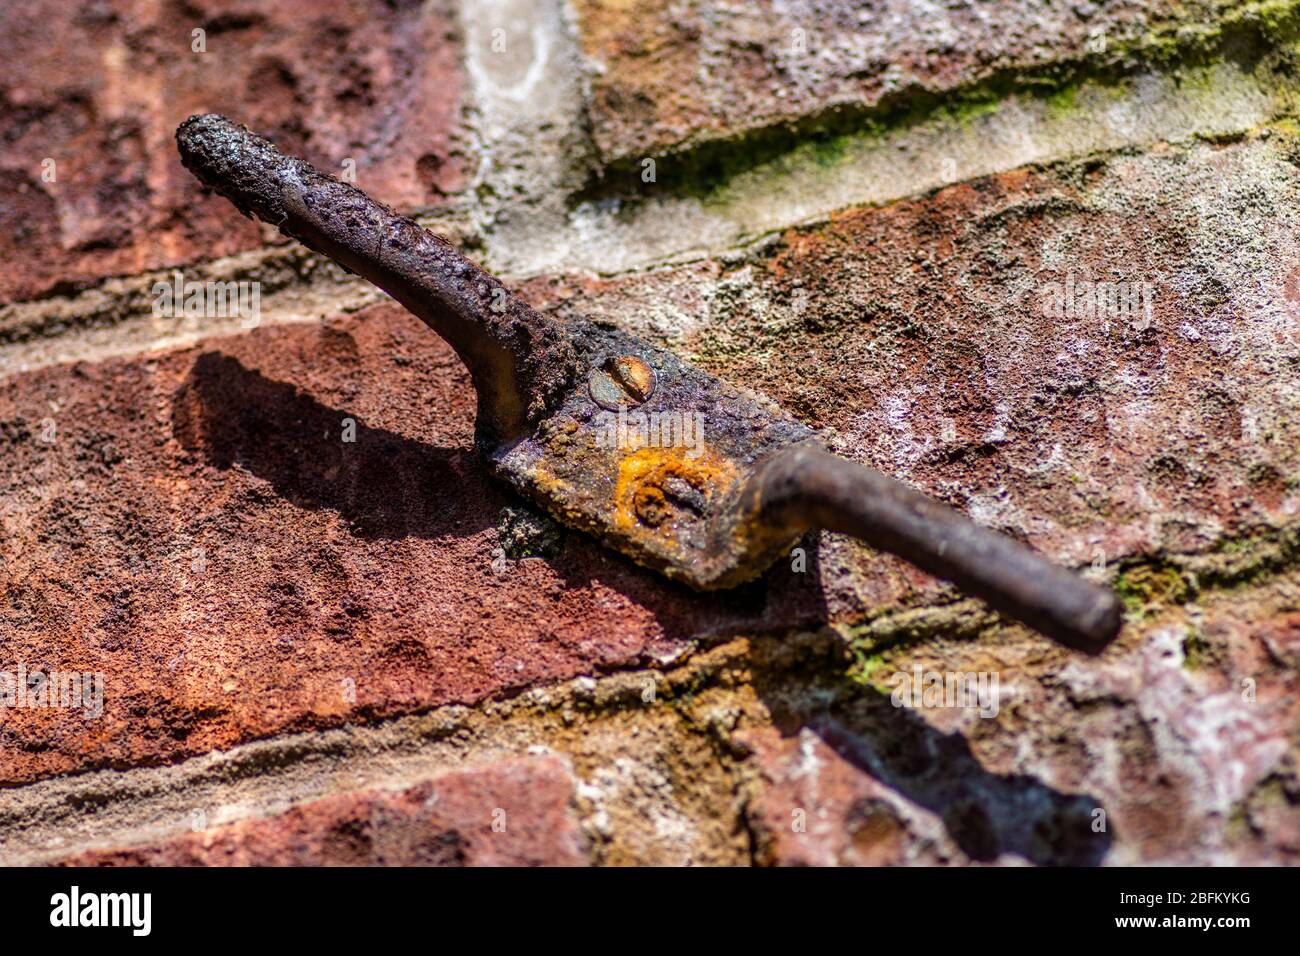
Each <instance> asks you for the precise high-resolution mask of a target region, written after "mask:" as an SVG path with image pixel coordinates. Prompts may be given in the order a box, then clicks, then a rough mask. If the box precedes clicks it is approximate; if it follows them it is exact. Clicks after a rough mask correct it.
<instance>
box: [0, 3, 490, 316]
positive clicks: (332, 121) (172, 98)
mask: <svg viewBox="0 0 1300 956" xmlns="http://www.w3.org/2000/svg"><path fill="white" fill-rule="evenodd" d="M451 23H452V19H451V13H450V11H449V10H448V9H445V8H444V7H443V6H442V5H440V4H432V5H430V4H424V5H420V4H399V5H393V4H388V3H383V2H380V0H366V2H362V3H356V4H329V5H324V6H322V5H319V4H311V3H307V4H294V3H277V4H261V3H253V2H248V0H202V2H198V3H188V4H187V3H179V2H168V3H162V4H153V3H143V2H136V0H104V2H96V3H90V4H87V3H83V2H80V0H66V2H63V0H51V2H44V3H41V4H39V6H38V8H37V9H33V8H32V6H31V5H22V4H5V5H4V6H3V8H0V173H2V175H0V261H4V262H5V264H6V268H5V269H4V270H3V274H0V301H5V300H13V299H23V298H29V297H33V296H38V295H40V294H42V293H44V292H47V291H49V290H50V289H52V288H66V287H76V286H79V285H84V284H86V283H90V282H93V281H94V280H96V279H98V278H101V277H103V276H106V275H113V274H121V273H133V272H138V271H141V270H144V269H150V268H157V267H160V266H167V265H173V264H177V263H188V262H192V261H196V260H203V259H209V258H214V257H217V256H222V255H227V254H230V253H232V252H236V251H239V250H242V249H247V248H250V247H252V246H255V245H257V244H258V243H259V242H260V241H261V236H262V234H261V232H260V231H259V229H258V227H257V226H256V225H254V224H253V223H251V222H248V221H246V220H243V219H240V218H237V217H233V216H231V215H230V214H229V212H230V210H229V204H228V203H226V201H225V200H223V199H220V198H217V197H212V196H205V195H204V194H203V193H202V192H201V190H200V188H199V185H198V183H197V182H196V181H195V179H194V177H193V176H191V175H190V174H189V173H188V172H186V171H185V169H184V168H183V167H182V166H181V164H180V161H179V160H178V158H177V155H176V149H175V145H174V141H173V136H174V133H175V129H176V125H177V124H178V123H179V122H180V121H181V120H183V119H185V117H187V116H189V115H190V114H192V113H196V112H207V111H218V112H225V113H227V114H228V115H230V116H231V117H233V118H235V119H238V120H239V121H241V122H243V123H246V124H248V125H249V126H251V127H252V128H254V129H256V130H258V131H259V132H261V133H264V134H266V135H270V136H272V137H273V138H274V139H275V140H276V142H277V143H278V144H279V145H280V146H281V147H282V148H284V149H285V150H287V151H290V152H293V153H296V154H298V155H302V156H305V157H307V158H309V159H310V160H312V161H313V162H315V163H318V164H320V165H321V166H322V167H323V168H326V169H329V170H331V171H334V172H336V173H337V172H341V171H342V169H343V162H344V160H345V159H349V158H350V159H353V160H354V161H355V164H356V181H357V183H358V184H359V185H361V186H363V187H364V188H366V189H367V190H369V191H370V192H371V193H372V195H375V196H377V197H378V198H380V199H382V200H384V201H386V202H390V203H396V204H398V205H400V206H403V207H408V208H409V207H421V206H428V205H431V204H434V203H436V202H438V201H440V200H441V198H442V197H443V196H445V195H446V194H447V193H449V192H454V191H456V190H458V189H460V188H461V186H462V184H463V182H464V175H465V157H464V156H463V154H461V153H460V152H459V147H458V145H457V141H456V137H457V135H458V134H457V124H458V118H459V110H460V107H461V87H462V81H461V78H460V75H459V65H458V63H457V59H456V45H455V43H454V42H453V41H454V37H453V35H452V26H451ZM196 29H202V30H205V31H206V48H207V52H205V53H197V52H193V50H192V43H193V38H192V31H193V30H196ZM47 159H49V160H52V161H53V162H54V164H55V165H54V175H55V179H54V181H52V182H50V181H46V179H45V178H43V173H44V172H45V171H46V167H45V166H43V162H44V161H45V160H47Z"/></svg>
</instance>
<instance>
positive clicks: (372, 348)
mask: <svg viewBox="0 0 1300 956" xmlns="http://www.w3.org/2000/svg"><path fill="white" fill-rule="evenodd" d="M473 414H474V394H473V389H472V387H471V386H470V384H469V380H468V376H467V374H466V373H465V372H464V369H463V366H461V364H460V362H459V360H458V359H456V357H455V355H454V354H453V353H452V352H451V351H450V349H449V348H448V347H447V346H445V345H444V344H443V343H442V342H441V340H440V339H438V338H437V337H436V336H434V335H433V334H432V333H431V332H429V331H428V329H426V328H425V326H424V325H422V324H421V323H420V322H418V321H417V320H415V319H414V318H412V317H411V316H410V315H408V314H407V313H405V312H404V311H403V310H401V309H400V308H398V307H396V306H394V305H383V306H378V307H375V308H372V309H370V310H367V311H366V312H363V313H360V314H358V315H356V316H353V317H349V318H345V319H339V320H337V321H332V322H329V323H326V324H325V325H323V326H314V325H313V326H281V327H274V328H263V329H259V330H257V331H256V332H253V333H250V334H248V335H246V336H242V337H235V338H230V339H222V340H216V341H211V342H208V343H205V344H203V345H200V346H199V347H197V348H193V349H188V350H184V351H180V352H175V353H171V354H166V355H160V356H156V357H139V358H136V359H133V360H125V361H112V362H106V363H103V364H98V365H91V364H84V363H83V364H79V365H74V366H71V367H61V368H52V369H47V370H43V371H39V372H35V373H31V374H29V375H25V376H20V377H15V378H11V379H9V380H7V381H5V382H3V383H0V422H3V426H0V428H2V431H0V442H2V443H3V452H2V454H3V456H4V462H5V467H4V468H3V469H2V470H0V502H3V509H4V511H3V520H4V523H5V529H6V535H5V537H4V540H3V548H4V562H3V564H0V587H2V589H3V594H4V601H3V603H0V648H3V658H2V659H3V660H4V661H5V664H3V665H0V668H3V669H8V668H10V667H11V666H12V667H16V666H17V665H18V664H19V663H24V664H25V665H26V666H27V668H28V670H29V671H34V670H37V669H39V668H44V669H45V670H47V671H48V670H65V671H73V670H75V671H78V672H102V673H103V674H104V675H105V679H106V687H105V707H104V714H103V716H102V717H101V718H100V719H98V720H90V721H87V720H84V719H83V717H82V715H81V713H80V712H79V711H69V710H59V709H20V710H13V711H6V712H4V713H3V720H0V742H2V746H0V780H3V781H4V782H6V783H13V782H19V781H24V780H32V779H36V778H39V777H44V776H48V775H50V774H58V773H64V772H67V771H72V770H76V769H79V768H84V767H87V766H103V765H124V764H133V763H137V762H157V761H168V760H174V759H176V758H179V757H183V756H187V755H192V754H198V753H204V752H206V751H208V750H210V749H212V748H214V747H225V746H229V745H231V744H234V743H237V742H239V741H243V740H249V739H253V738H257V737H262V736H266V735H269V734H274V733H280V732H284V731H289V730H295V729H308V728H314V727H322V726H332V725H337V724H340V723H342V722H344V721H349V720H368V719H375V718H379V717H385V716H391V715H395V714H401V713H410V712H413V711H419V710H424V709H427V708H429V707H433V706H437V705H441V704H448V703H472V702H474V701H478V700H481V699H483V698H484V697H486V696H490V695H494V694H502V693H508V692H513V691H516V690H519V689H523V688H526V687H529V686H532V685H534V684H545V683H548V682H553V681H556V680H561V679H565V678H568V677H573V676H577V675H579V674H583V673H588V672H590V671H592V670H593V669H600V668H612V667H618V666H625V665H628V664H630V663H635V662H639V661H652V660H655V659H658V658H660V657H663V656H665V655H667V656H671V655H674V654H677V653H679V652H681V651H682V650H684V649H685V648H686V647H687V646H688V645H689V641H691V640H693V639H696V638H699V637H702V636H704V635H707V634H709V633H711V632H713V633H723V632H728V631H734V630H736V629H739V628H745V627H780V626H787V625H790V624H795V623H799V622H801V621H803V622H807V621H813V620H816V619H817V618H818V617H819V615H820V613H821V611H820V597H819V595H818V593H817V590H816V586H815V583H814V582H812V581H810V580H808V576H807V575H793V574H790V573H789V571H788V570H785V571H784V572H783V570H782V569H780V568H778V569H776V570H775V571H774V572H773V576H772V579H771V580H772V582H773V584H772V587H771V588H770V589H765V588H764V587H763V586H762V585H758V586H754V587H750V588H748V589H744V590H740V591H737V592H733V593H728V594H723V595H696V594H692V593H689V592H687V591H686V590H685V589H684V588H682V587H680V586H677V585H672V584H669V583H668V582H666V581H665V580H663V579H662V578H659V577H658V576H657V575H654V574H652V573H650V572H648V571H643V570H641V569H639V568H636V567H635V566H634V565H631V564H630V563H628V562H626V561H624V560H623V559H621V558H619V557H617V556H615V555H612V554H611V553H610V552H608V551H607V550H605V549H604V548H602V547H600V546H599V545H597V544H596V543H595V542H594V541H592V540H590V539H587V538H585V537H584V536H582V535H578V534H569V535H568V536H567V537H565V538H564V543H563V546H562V547H561V548H560V550H559V552H558V553H557V554H556V555H555V556H554V557H553V558H552V559H550V560H542V559H537V558H523V559H521V560H518V561H516V560H510V559H507V558H506V557H505V556H504V553H503V552H502V550H501V548H502V529H503V511H502V509H503V507H504V506H505V505H506V504H508V503H515V504H517V502H514V500H513V499H510V498H507V496H506V495H505V493H504V492H502V491H501V490H500V489H498V488H497V487H496V486H495V485H494V484H492V483H490V481H489V479H488V477H487V475H486V474H485V472H484V469H483V467H482V466H481V465H480V463H479V461H478V459H477V457H476V455H475V453H474V451H473V445H472V441H473V439H472V422H473ZM345 419H350V420H352V421H354V422H355V424H356V435H355V438H356V440H355V441H354V442H346V441H344V440H343V436H344V429H345V428H346V427H349V426H347V425H346V423H345ZM47 438H49V439H50V440H49V441H48V442H47V441H46V439H47Z"/></svg>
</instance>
